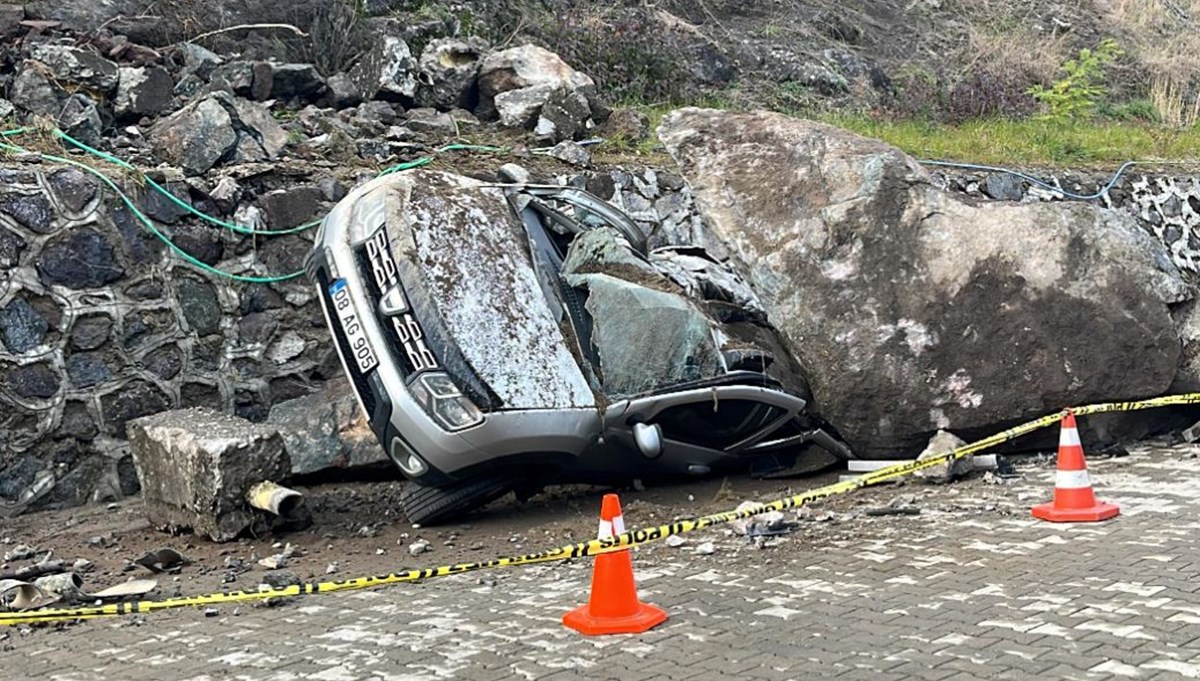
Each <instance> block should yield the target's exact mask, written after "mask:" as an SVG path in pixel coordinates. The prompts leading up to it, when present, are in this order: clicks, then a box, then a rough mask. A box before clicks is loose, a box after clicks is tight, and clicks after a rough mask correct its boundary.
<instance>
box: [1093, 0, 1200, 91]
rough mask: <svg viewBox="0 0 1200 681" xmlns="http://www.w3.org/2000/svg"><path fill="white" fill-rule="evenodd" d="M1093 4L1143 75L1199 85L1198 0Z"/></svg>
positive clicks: (1102, 0)
mask: <svg viewBox="0 0 1200 681" xmlns="http://www.w3.org/2000/svg"><path fill="white" fill-rule="evenodd" d="M1095 1H1096V5H1097V9H1098V10H1100V15H1101V16H1102V17H1105V18H1106V19H1107V20H1108V21H1109V22H1110V23H1111V25H1112V26H1113V27H1114V28H1115V29H1116V30H1117V31H1118V32H1119V33H1120V34H1121V36H1120V38H1119V39H1120V40H1121V42H1122V46H1123V47H1125V49H1126V51H1127V52H1128V53H1129V56H1130V58H1131V59H1132V60H1133V61H1134V62H1136V63H1137V64H1138V65H1140V66H1141V67H1142V69H1143V71H1144V72H1145V73H1146V75H1147V76H1149V75H1151V74H1152V75H1153V76H1163V77H1166V78H1169V79H1170V80H1171V81H1173V82H1175V83H1182V84H1187V85H1188V86H1189V87H1195V86H1197V85H1200V0H1095ZM1147 80H1148V79H1147ZM1147 84H1148V83H1147Z"/></svg>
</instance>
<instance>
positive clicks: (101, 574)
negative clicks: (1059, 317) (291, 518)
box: [0, 456, 1052, 599]
mask: <svg viewBox="0 0 1200 681" xmlns="http://www.w3.org/2000/svg"><path fill="white" fill-rule="evenodd" d="M1014 463H1016V465H1017V468H1018V471H1022V470H1026V471H1028V470H1031V469H1046V468H1048V467H1049V466H1052V461H1051V459H1050V458H1049V457H1047V456H1027V457H1022V458H1020V459H1016V460H1014ZM839 474H844V471H839V470H833V471H827V472H824V473H821V474H818V475H814V476H809V477H805V478H800V479H792V480H756V479H752V478H750V477H749V476H747V475H738V476H730V477H723V478H711V479H704V480H696V481H689V482H681V483H677V484H671V485H663V486H656V487H649V488H644V489H623V490H610V489H606V488H601V487H591V486H562V487H553V488H550V490H549V491H547V492H546V493H543V494H541V495H538V496H537V497H534V498H533V499H532V500H529V501H526V502H522V503H519V502H517V501H516V500H515V499H513V497H512V496H511V495H510V496H508V497H506V498H503V499H501V500H499V501H496V502H494V503H492V504H491V505H489V506H487V507H486V508H485V509H483V510H481V511H477V512H475V513H473V514H471V515H470V516H467V517H465V518H464V519H463V521H462V522H459V523H455V524H449V525H442V526H437V527H429V528H424V527H419V526H414V525H412V524H410V523H408V522H407V521H406V520H405V519H404V517H403V515H402V514H401V513H400V512H399V510H398V509H399V504H398V498H399V494H400V484H401V483H399V482H397V481H384V482H343V483H336V484H323V485H318V486H312V487H298V488H297V489H300V490H301V491H302V492H303V493H304V494H305V498H306V503H307V504H308V506H309V508H310V509H311V510H312V512H313V518H314V522H313V524H312V526H311V527H309V528H308V529H306V530H303V531H294V532H288V533H280V534H273V535H270V536H262V537H247V538H242V539H239V540H236V541H233V542H228V543H222V544H218V543H215V542H212V541H209V540H208V539H206V538H203V537H199V536H194V535H190V534H184V535H176V536H172V535H169V534H165V533H162V532H159V531H156V530H155V529H153V528H152V527H150V525H149V523H148V522H147V521H146V520H145V518H144V517H143V514H142V505H141V501H140V499H138V498H130V499H127V500H125V501H123V502H120V503H116V504H109V505H96V506H88V507H83V508H73V509H64V510H58V511H47V512H41V513H34V514H29V515H25V516H21V517H17V518H9V519H2V520H0V554H3V553H8V552H11V551H13V550H14V549H15V548H16V547H17V546H19V545H22V544H23V545H26V546H29V547H32V548H33V549H34V550H35V554H34V556H33V557H30V558H25V559H22V560H10V561H5V562H3V563H0V571H4V570H9V569H13V568H20V567H23V566H26V565H31V564H33V563H35V562H37V561H39V560H45V559H47V558H50V559H57V560H63V561H66V563H67V564H68V565H69V564H72V563H73V562H74V561H76V560H79V559H84V560H86V561H90V563H92V566H90V567H87V568H86V569H81V570H79V574H80V576H81V577H82V578H83V580H84V590H85V591H89V592H90V591H98V590H100V589H102V588H105V587H108V586H112V585H115V584H119V583H121V582H125V581H128V580H130V579H145V578H152V579H157V580H158V583H159V584H158V588H157V589H156V590H155V591H154V592H152V593H151V594H150V595H149V596H148V598H151V599H157V598H166V597H173V596H181V595H183V596H190V595H196V594H202V593H209V592H214V591H221V590H243V589H254V588H256V587H257V586H258V585H259V584H260V583H264V582H267V581H272V582H276V583H277V584H278V582H279V581H283V582H284V583H286V582H287V581H289V580H295V579H299V580H303V581H310V580H323V579H344V578H348V577H355V576H364V575H377V574H387V573H389V572H394V571H398V570H403V569H409V568H420V567H429V566H435V565H445V564H453V563H459V562H468V561H476V560H486V559H489V558H493V557H497V556H508V555H519V554H523V553H528V552H533V551H538V550H541V549H546V548H551V547H557V546H561V545H563V544H568V543H574V542H577V541H581V540H584V539H589V538H592V537H594V536H595V534H594V533H595V532H596V524H597V519H598V513H599V506H600V498H601V496H602V494H603V493H604V492H606V491H617V492H619V493H620V495H621V501H622V506H623V511H624V516H625V522H626V526H627V527H628V528H630V529H634V528H638V527H645V526H652V525H659V524H662V523H665V522H669V521H672V520H676V519H681V518H688V517H694V516H699V515H704V514H707V513H712V512H717V511H724V510H729V509H733V508H734V507H736V506H737V505H738V504H739V503H741V502H742V501H745V500H754V501H770V500H773V499H778V498H781V497H785V496H790V495H792V494H795V493H798V492H799V491H801V490H804V489H811V488H814V487H819V486H821V485H825V484H829V483H831V482H835V481H836V480H837V478H838V476H839ZM989 478H990V476H989ZM995 487H996V485H995V480H994V478H990V479H985V478H984V476H983V474H981V473H973V474H972V475H971V476H970V477H968V478H966V479H962V480H959V481H957V482H955V483H951V484H947V485H936V484H931V483H927V482H924V481H920V480H904V481H901V482H899V483H892V484H885V485H882V486H879V487H874V488H868V489H863V490H859V491H857V492H854V493H852V494H848V495H843V496H840V497H836V498H833V499H829V500H825V501H823V502H820V503H819V504H817V505H815V506H812V507H807V508H803V509H799V510H798V511H794V512H791V513H789V514H787V515H786V516H785V521H786V523H787V525H788V526H789V527H788V529H789V530H790V531H791V532H790V533H789V534H788V535H785V536H784V537H782V538H758V539H755V540H750V539H747V538H746V537H743V536H740V535H737V534H735V533H734V532H733V531H731V530H729V529H725V528H718V529H714V530H707V531H704V532H702V533H698V535H697V536H688V537H687V540H686V546H683V547H670V546H666V545H664V544H661V543H660V544H658V545H654V546H649V547H645V548H644V549H641V550H648V551H696V549H697V547H698V546H700V545H701V544H703V543H705V542H715V543H716V544H717V546H718V548H719V550H720V551H721V552H723V553H728V552H732V553H737V552H740V551H742V550H754V549H757V548H762V547H763V544H764V543H766V544H768V545H774V547H775V548H779V549H780V550H782V551H784V552H788V551H803V550H805V549H804V546H805V544H806V543H807V542H805V541H790V538H797V537H801V538H813V537H815V536H818V535H819V536H820V538H822V539H824V540H834V541H836V540H841V539H854V538H855V537H857V536H859V535H860V534H861V533H863V532H875V531H878V530H879V529H881V528H880V527H879V525H880V524H888V523H890V522H897V518H898V517H902V516H895V515H887V514H886V512H884V514H882V515H877V514H878V513H879V511H878V510H877V509H883V508H886V507H888V506H889V505H890V506H892V507H895V506H908V507H909V508H910V512H912V511H911V509H913V508H915V509H920V510H924V511H930V510H942V511H956V512H964V511H966V512H975V513H993V514H994V513H1002V514H1003V513H1009V512H1011V511H1010V510H1008V509H1004V508H999V509H998V508H997V507H996V506H995V505H994V504H992V503H990V502H988V496H989V495H988V494H987V493H986V492H987V489H988V488H995ZM1047 493H1049V490H1047ZM701 535H702V536H701ZM424 542H428V548H427V549H425V550H424V551H421V552H420V553H419V554H414V553H413V551H412V550H410V547H412V545H413V544H414V543H424ZM288 544H290V545H292V546H293V547H295V548H296V549H298V551H296V552H294V553H295V554H296V555H294V556H292V557H289V558H287V559H286V561H285V563H284V565H283V566H281V567H280V568H277V569H270V568H268V567H265V566H263V565H260V564H259V562H258V561H259V560H260V559H263V558H267V557H270V556H274V555H276V554H280V553H282V552H284V551H285V549H286V548H287V545H288ZM164 547H166V548H172V549H175V550H176V551H178V552H180V553H181V554H183V555H184V556H185V557H186V558H187V559H189V561H190V563H189V564H187V565H186V566H184V567H183V568H182V569H181V570H179V571H178V572H177V573H175V574H166V573H159V574H152V573H151V571H150V570H148V569H146V568H143V567H141V566H140V565H137V564H136V563H135V561H137V560H138V559H139V558H141V557H143V556H144V555H146V554H147V552H149V551H154V550H158V549H161V548H164ZM780 557H781V558H785V557H786V556H785V555H781V556H780ZM479 575H480V576H479V579H480V580H484V581H486V580H487V579H488V578H489V577H488V574H487V573H479Z"/></svg>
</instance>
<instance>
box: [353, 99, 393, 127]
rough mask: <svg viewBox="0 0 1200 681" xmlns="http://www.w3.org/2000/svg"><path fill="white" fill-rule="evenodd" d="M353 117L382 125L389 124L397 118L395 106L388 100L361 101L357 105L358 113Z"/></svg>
mask: <svg viewBox="0 0 1200 681" xmlns="http://www.w3.org/2000/svg"><path fill="white" fill-rule="evenodd" d="M355 118H357V119H358V120H361V121H374V122H377V123H381V124H383V125H391V124H393V123H395V122H396V121H397V120H398V117H397V116H396V107H395V106H394V105H392V104H389V103H388V102H363V103H362V104H360V105H359V107H358V115H357V116H356V117H355Z"/></svg>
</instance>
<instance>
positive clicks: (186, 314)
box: [176, 277, 221, 336]
mask: <svg viewBox="0 0 1200 681" xmlns="http://www.w3.org/2000/svg"><path fill="white" fill-rule="evenodd" d="M176 286H177V287H178V290H179V310H180V312H182V313H183V318H184V319H186V320H187V322H188V326H190V327H191V329H192V331H194V332H195V333H196V335H197V336H207V335H208V334H210V333H216V332H217V330H218V329H220V328H221V303H220V301H218V300H217V292H216V291H215V290H213V287H212V285H211V284H209V283H208V282H206V281H201V280H199V279H195V278H193V277H181V278H180V279H179V280H178V283H177V284H176Z"/></svg>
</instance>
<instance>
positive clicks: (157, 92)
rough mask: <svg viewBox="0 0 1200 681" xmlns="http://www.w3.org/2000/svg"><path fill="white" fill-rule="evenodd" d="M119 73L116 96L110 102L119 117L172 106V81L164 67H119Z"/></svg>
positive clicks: (153, 111)
mask: <svg viewBox="0 0 1200 681" xmlns="http://www.w3.org/2000/svg"><path fill="white" fill-rule="evenodd" d="M119 73H120V79H119V81H118V83H117V100H116V103H115V104H114V105H113V113H115V114H116V115H117V117H118V118H128V117H137V116H153V115H157V114H160V113H162V112H164V111H166V110H167V109H169V108H170V107H171V97H172V96H173V93H174V90H175V82H174V81H173V80H171V74H169V73H167V71H166V69H163V68H160V67H158V66H150V67H138V68H125V67H122V68H121V69H120V70H119Z"/></svg>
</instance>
